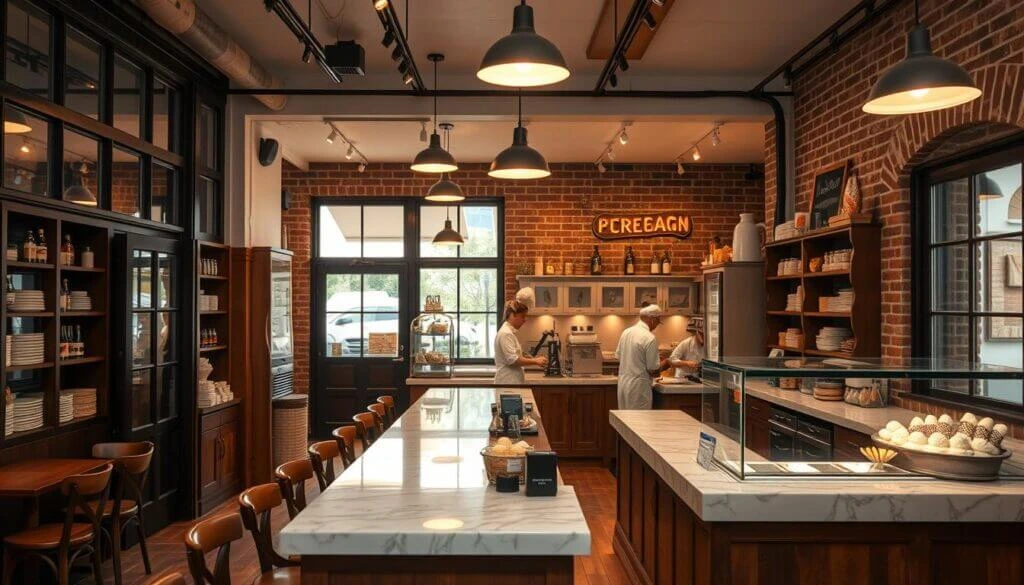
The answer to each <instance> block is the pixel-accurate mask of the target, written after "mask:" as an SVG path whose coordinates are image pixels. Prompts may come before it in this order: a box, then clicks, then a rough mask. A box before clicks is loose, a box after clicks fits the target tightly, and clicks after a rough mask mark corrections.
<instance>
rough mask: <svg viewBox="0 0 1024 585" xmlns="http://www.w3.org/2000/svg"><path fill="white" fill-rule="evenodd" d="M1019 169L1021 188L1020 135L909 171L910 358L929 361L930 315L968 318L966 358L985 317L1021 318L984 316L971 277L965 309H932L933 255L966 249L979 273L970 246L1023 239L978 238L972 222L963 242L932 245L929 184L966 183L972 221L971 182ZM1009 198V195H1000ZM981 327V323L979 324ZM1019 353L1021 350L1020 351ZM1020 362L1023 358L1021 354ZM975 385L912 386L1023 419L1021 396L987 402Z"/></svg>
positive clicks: (1023, 140) (1023, 143) (1023, 142)
mask: <svg viewBox="0 0 1024 585" xmlns="http://www.w3.org/2000/svg"><path fill="white" fill-rule="evenodd" d="M1015 164H1019V165H1020V166H1021V174H1022V177H1021V179H1022V184H1024V133H1019V134H1015V135H1013V136H1011V137H1008V138H1004V139H1000V140H997V141H995V142H992V143H990V144H986V145H981V146H977V147H973V148H970V149H967V150H964V151H962V152H960V153H957V154H955V155H953V156H950V157H945V158H941V159H937V160H934V161H928V162H927V163H925V164H923V165H921V166H920V167H919V168H916V169H914V172H913V174H912V176H911V186H910V192H911V242H912V243H911V352H912V355H913V356H914V357H925V358H927V357H932V320H933V317H935V316H944V315H948V316H954V317H958V316H963V317H966V318H967V322H968V328H969V330H970V331H971V332H972V333H971V335H970V347H969V352H968V355H971V356H978V355H979V354H980V346H979V345H978V341H977V335H976V334H975V333H974V332H975V331H978V329H977V327H979V321H983V320H984V319H985V318H988V317H999V316H1006V317H1012V318H1021V319H1024V310H1022V311H1021V312H1020V313H1015V312H1004V311H985V310H981V308H979V307H978V305H977V302H978V299H977V298H976V297H977V291H978V280H977V278H976V277H974V278H971V279H970V282H969V289H968V299H967V307H966V310H945V309H943V310H936V309H933V308H932V303H933V298H932V292H933V290H934V288H935V285H936V283H933V282H932V276H933V275H932V266H931V264H932V260H931V254H932V250H934V249H938V248H950V247H952V246H964V245H966V247H967V250H968V252H969V253H968V254H967V258H968V269H967V271H966V273H967V274H971V275H976V274H978V270H977V269H978V262H979V259H978V258H977V257H976V256H977V255H976V254H975V253H974V250H975V247H976V246H977V245H978V244H981V243H984V242H990V241H995V240H1004V239H1009V238H1022V239H1024V226H1021V228H1022V229H1018V230H1017V231H1011V232H1001V233H992V234H985V235H979V234H978V233H976V232H977V226H976V225H975V223H974V221H973V220H972V221H971V223H969V224H968V230H969V231H968V233H967V235H966V236H965V237H962V238H960V237H956V238H950V239H948V241H945V240H944V241H942V242H935V243H933V242H932V227H933V226H932V195H931V188H932V186H934V185H938V184H941V183H946V182H949V181H955V180H957V179H967V183H968V189H969V190H968V196H967V200H968V217H969V218H975V217H977V209H978V207H977V202H978V199H977V196H976V190H975V189H976V184H975V181H973V180H972V177H974V176H976V175H978V174H980V173H985V172H988V171H993V170H997V169H1001V168H1005V167H1007V166H1012V165H1015ZM1004 195H1005V196H1006V197H1011V196H1012V194H1004ZM980 326H981V327H984V324H983V323H981V324H980ZM1022 354H1024V346H1022ZM1022 359H1024V355H1022ZM979 388H980V381H978V380H970V381H968V392H967V393H966V394H965V393H962V392H955V391H950V390H947V389H943V388H938V387H935V385H934V384H933V381H932V380H917V381H915V382H914V383H913V384H912V385H911V389H912V391H913V393H914V394H916V395H919V396H923V397H927V398H929V399H933V400H935V401H938V402H942V403H946V404H949V405H952V406H956V407H970V408H975V409H979V410H982V411H987V412H993V413H997V414H1001V415H1005V416H1009V417H1011V418H1013V419H1014V420H1024V396H1022V402H1021V403H1020V404H1015V403H1012V402H1006V401H1003V400H997V399H992V398H988V397H986V396H982V395H979V394H978V391H979Z"/></svg>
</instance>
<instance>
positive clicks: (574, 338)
mask: <svg viewBox="0 0 1024 585" xmlns="http://www.w3.org/2000/svg"><path fill="white" fill-rule="evenodd" d="M566 363H567V366H568V368H569V372H570V373H571V374H572V375H573V376H599V375H601V374H602V373H603V372H602V370H603V368H604V356H603V354H602V353H601V343H600V342H599V341H598V340H597V334H596V333H594V328H593V326H588V327H587V330H586V331H583V330H582V328H581V327H577V326H573V328H572V332H571V333H570V334H569V343H568V344H566Z"/></svg>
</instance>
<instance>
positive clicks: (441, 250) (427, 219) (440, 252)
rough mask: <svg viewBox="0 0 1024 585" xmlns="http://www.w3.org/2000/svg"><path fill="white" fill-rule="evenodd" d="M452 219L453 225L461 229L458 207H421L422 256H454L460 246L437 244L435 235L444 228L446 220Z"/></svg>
mask: <svg viewBox="0 0 1024 585" xmlns="http://www.w3.org/2000/svg"><path fill="white" fill-rule="evenodd" d="M449 216H450V217H451V219H452V227H453V228H454V229H459V209H458V208H457V207H440V206H433V205H429V206H423V207H420V257H422V258H454V257H455V256H457V255H458V253H459V247H460V246H435V245H434V244H433V241H434V236H436V235H437V232H439V231H441V230H442V229H444V220H445V218H447V217H449Z"/></svg>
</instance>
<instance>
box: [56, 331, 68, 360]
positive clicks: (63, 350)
mask: <svg viewBox="0 0 1024 585" xmlns="http://www.w3.org/2000/svg"><path fill="white" fill-rule="evenodd" d="M68 327H70V325H62V326H61V328H60V351H59V354H60V359H62V360H66V359H68V355H69V341H68Z"/></svg>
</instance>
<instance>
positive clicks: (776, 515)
mask: <svg viewBox="0 0 1024 585" xmlns="http://www.w3.org/2000/svg"><path fill="white" fill-rule="evenodd" d="M861 410H870V409H861ZM610 418H611V424H612V427H613V428H614V429H615V430H616V432H618V434H619V435H620V436H621V437H622V439H623V440H624V441H626V443H628V444H629V445H630V446H631V447H632V448H633V450H634V451H636V452H637V454H638V455H639V456H640V457H641V458H643V460H644V461H646V462H647V464H648V465H650V467H651V468H652V469H653V470H654V471H655V472H656V473H657V474H658V475H659V476H660V477H661V478H662V479H663V480H664V481H665V482H666V483H667V484H668V485H669V486H671V487H672V490H673V491H675V493H676V495H678V496H679V497H680V498H681V499H682V500H683V501H684V502H685V503H686V505H688V506H689V507H690V508H691V509H692V510H694V512H696V513H697V515H698V516H700V517H701V518H702V519H703V520H705V521H707V522H1024V482H1022V481H1008V480H1002V481H992V482H983V483H970V482H954V481H943V480H936V479H929V478H913V479H907V478H903V479H892V478H885V479H874V478H856V479H848V480H847V479H814V478H793V479H753V480H747V481H739V480H737V479H735V478H734V477H732V476H731V475H729V474H727V473H726V472H725V471H723V470H721V469H717V468H715V469H711V470H708V469H704V468H703V467H701V466H700V465H698V464H697V439H698V436H699V433H700V421H698V420H696V419H694V418H693V417H691V416H689V415H687V414H686V413H684V412H682V411H678V410H650V411H642V410H613V411H612V412H611V413H610Z"/></svg>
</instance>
